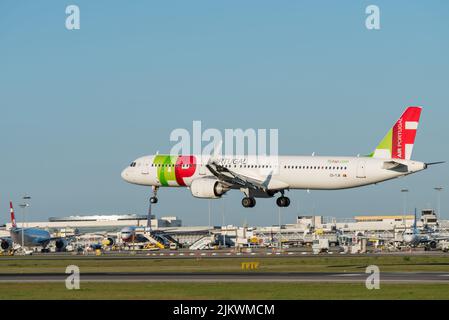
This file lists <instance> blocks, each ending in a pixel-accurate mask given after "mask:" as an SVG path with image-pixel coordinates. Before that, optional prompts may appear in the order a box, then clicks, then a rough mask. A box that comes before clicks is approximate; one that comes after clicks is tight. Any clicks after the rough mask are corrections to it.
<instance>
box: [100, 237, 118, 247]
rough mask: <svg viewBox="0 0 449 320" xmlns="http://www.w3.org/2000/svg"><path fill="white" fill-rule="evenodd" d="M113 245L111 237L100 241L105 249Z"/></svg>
mask: <svg viewBox="0 0 449 320" xmlns="http://www.w3.org/2000/svg"><path fill="white" fill-rule="evenodd" d="M114 243H115V241H114V239H113V238H111V237H107V238H104V239H103V241H101V244H102V245H104V246H106V247H107V246H113V245H114Z"/></svg>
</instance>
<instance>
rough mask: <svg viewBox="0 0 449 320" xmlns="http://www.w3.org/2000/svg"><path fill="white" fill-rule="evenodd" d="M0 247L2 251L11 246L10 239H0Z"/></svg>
mask: <svg viewBox="0 0 449 320" xmlns="http://www.w3.org/2000/svg"><path fill="white" fill-rule="evenodd" d="M0 247H1V248H2V250H3V251H6V250H9V249H11V248H12V241H9V240H2V243H1V244H0Z"/></svg>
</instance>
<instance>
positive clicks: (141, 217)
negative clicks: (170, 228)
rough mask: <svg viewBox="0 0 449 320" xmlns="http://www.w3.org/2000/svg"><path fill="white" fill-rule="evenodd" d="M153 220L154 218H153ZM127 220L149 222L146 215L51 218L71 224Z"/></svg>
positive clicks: (51, 219)
mask: <svg viewBox="0 0 449 320" xmlns="http://www.w3.org/2000/svg"><path fill="white" fill-rule="evenodd" d="M152 218H154V217H153V216H152ZM126 220H147V216H146V215H138V214H111V215H100V214H94V215H76V216H68V217H50V218H48V221H50V222H70V221H73V222H75V221H126Z"/></svg>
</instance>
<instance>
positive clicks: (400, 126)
mask: <svg viewBox="0 0 449 320" xmlns="http://www.w3.org/2000/svg"><path fill="white" fill-rule="evenodd" d="M421 110H422V108H421V107H408V108H407V109H406V110H405V111H404V113H403V114H402V116H401V117H400V118H399V120H398V121H396V123H395V125H394V126H393V127H392V128H391V129H390V131H388V133H387V134H386V136H385V137H384V138H383V140H382V141H381V142H380V143H379V145H378V146H377V148H376V149H375V150H374V152H373V153H372V154H371V155H370V156H371V157H374V158H380V159H404V160H410V158H411V156H412V151H413V145H414V143H415V137H416V132H417V130H418V124H419V118H420V116H421Z"/></svg>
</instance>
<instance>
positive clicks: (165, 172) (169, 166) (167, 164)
mask: <svg viewBox="0 0 449 320" xmlns="http://www.w3.org/2000/svg"><path fill="white" fill-rule="evenodd" d="M177 158H178V156H168V155H157V156H155V157H154V160H153V163H154V164H155V165H156V166H157V176H158V178H159V182H160V183H161V185H163V186H168V182H169V181H175V182H176V175H175V164H176V160H177Z"/></svg>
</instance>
